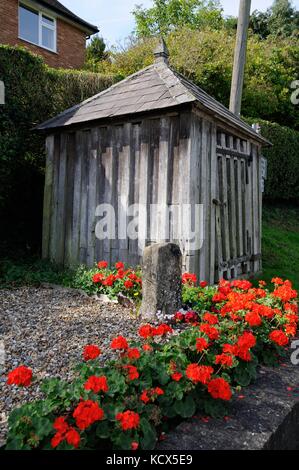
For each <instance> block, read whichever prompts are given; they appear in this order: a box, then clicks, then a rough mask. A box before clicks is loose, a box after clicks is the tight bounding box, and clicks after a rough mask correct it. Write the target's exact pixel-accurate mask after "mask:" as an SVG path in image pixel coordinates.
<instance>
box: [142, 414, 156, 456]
mask: <svg viewBox="0 0 299 470" xmlns="http://www.w3.org/2000/svg"><path fill="white" fill-rule="evenodd" d="M140 429H141V431H142V433H143V437H142V438H141V440H140V444H141V448H142V449H144V450H153V449H154V448H155V446H156V442H157V433H156V430H155V428H154V426H153V425H152V424H151V423H150V422H149V421H148V420H147V419H145V418H142V419H141V421H140Z"/></svg>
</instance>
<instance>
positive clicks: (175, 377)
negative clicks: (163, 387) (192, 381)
mask: <svg viewBox="0 0 299 470" xmlns="http://www.w3.org/2000/svg"><path fill="white" fill-rule="evenodd" d="M182 377H183V375H182V374H180V372H174V373H173V374H172V376H171V378H172V380H174V381H175V382H179V381H180V380H181V378H182Z"/></svg>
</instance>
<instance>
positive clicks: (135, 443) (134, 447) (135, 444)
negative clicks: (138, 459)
mask: <svg viewBox="0 0 299 470" xmlns="http://www.w3.org/2000/svg"><path fill="white" fill-rule="evenodd" d="M138 447H139V444H138V442H135V441H134V442H132V444H131V449H132V450H137V449H138Z"/></svg>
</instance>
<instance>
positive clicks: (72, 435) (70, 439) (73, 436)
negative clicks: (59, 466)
mask: <svg viewBox="0 0 299 470" xmlns="http://www.w3.org/2000/svg"><path fill="white" fill-rule="evenodd" d="M65 438H66V442H67V443H68V444H70V445H71V446H74V447H75V448H76V449H77V447H79V444H80V434H79V433H78V431H76V429H74V428H70V430H69V431H68V432H67V433H66V435H65Z"/></svg>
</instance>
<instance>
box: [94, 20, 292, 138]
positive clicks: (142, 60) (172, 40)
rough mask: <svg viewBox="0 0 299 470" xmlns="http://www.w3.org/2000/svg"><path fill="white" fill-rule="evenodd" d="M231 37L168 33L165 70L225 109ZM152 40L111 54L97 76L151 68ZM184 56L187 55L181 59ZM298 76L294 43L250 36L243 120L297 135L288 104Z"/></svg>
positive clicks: (223, 33)
mask: <svg viewBox="0 0 299 470" xmlns="http://www.w3.org/2000/svg"><path fill="white" fill-rule="evenodd" d="M235 34H236V33H235V31H234V30H227V29H220V30H219V31H215V30H210V29H200V30H192V29H189V28H187V27H183V28H181V29H178V30H176V31H174V32H172V33H170V34H169V35H168V36H167V38H166V42H167V46H168V49H169V52H170V62H171V65H172V66H173V67H174V68H175V69H176V70H178V71H179V72H181V73H182V74H183V75H185V76H186V77H188V78H190V79H191V80H193V81H194V82H195V83H196V84H197V85H199V86H201V87H202V88H204V90H205V91H206V92H207V93H209V94H211V95H212V96H214V97H215V98H216V99H218V100H219V101H220V102H222V103H223V104H224V105H226V106H228V104H229V97H230V88H231V77H232V68H233V57H234V47H235ZM155 44H156V39H155V38H152V37H150V38H144V39H140V40H133V41H132V42H131V43H129V45H128V46H127V47H126V48H125V49H124V50H122V51H120V52H116V53H114V54H113V61H111V63H109V62H107V61H103V62H102V63H99V68H98V70H99V71H103V72H105V73H107V72H108V71H109V72H110V73H113V74H117V75H119V76H122V77H126V76H128V75H130V74H131V73H133V72H136V71H138V70H140V69H141V68H143V67H146V66H147V65H149V64H151V63H152V62H153V60H154V58H153V49H154V47H155ZM186 50H187V51H188V54H186ZM298 76H299V47H298V41H297V42H296V41H295V40H294V39H292V38H275V37H271V36H269V37H268V38H267V39H265V40H261V39H259V37H258V36H257V35H254V34H250V36H249V39H248V54H247V64H246V71H245V86H244V94H243V103H242V113H243V115H244V116H251V117H253V118H259V119H266V120H268V121H273V122H278V123H279V124H282V125H286V126H290V127H293V128H297V129H299V119H298V111H297V107H296V106H294V105H293V104H292V102H291V95H292V93H293V91H294V90H292V89H291V84H292V82H293V81H294V80H296V78H297V77H298Z"/></svg>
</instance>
